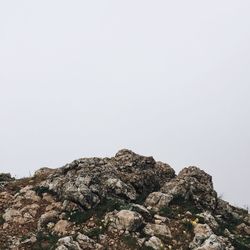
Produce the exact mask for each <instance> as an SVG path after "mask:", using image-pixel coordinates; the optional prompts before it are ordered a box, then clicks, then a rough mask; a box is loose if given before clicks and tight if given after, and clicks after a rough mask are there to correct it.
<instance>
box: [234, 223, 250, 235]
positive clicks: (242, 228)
mask: <svg viewBox="0 0 250 250" xmlns="http://www.w3.org/2000/svg"><path fill="white" fill-rule="evenodd" d="M236 228H237V230H238V231H239V232H240V233H245V234H248V235H250V227H249V226H247V225H246V224H245V223H241V224H240V225H238V226H237V227H236Z"/></svg>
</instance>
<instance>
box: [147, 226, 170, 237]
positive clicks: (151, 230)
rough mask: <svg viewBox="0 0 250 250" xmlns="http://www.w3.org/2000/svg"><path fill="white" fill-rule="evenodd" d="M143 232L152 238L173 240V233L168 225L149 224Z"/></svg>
mask: <svg viewBox="0 0 250 250" xmlns="http://www.w3.org/2000/svg"><path fill="white" fill-rule="evenodd" d="M143 232H144V233H145V234H147V235H150V236H154V235H155V236H161V237H165V238H171V237H172V236H171V232H170V229H169V227H168V226H166V225H164V224H163V225H158V224H151V223H148V224H147V225H146V226H145V227H144V229H143Z"/></svg>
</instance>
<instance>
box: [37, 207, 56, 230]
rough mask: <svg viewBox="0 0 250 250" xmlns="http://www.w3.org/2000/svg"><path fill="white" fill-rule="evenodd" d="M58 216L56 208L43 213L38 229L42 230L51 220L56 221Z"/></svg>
mask: <svg viewBox="0 0 250 250" xmlns="http://www.w3.org/2000/svg"><path fill="white" fill-rule="evenodd" d="M57 218H58V212H57V211H55V210H52V211H48V212H46V213H44V214H42V215H41V217H40V219H39V221H38V224H37V228H38V230H41V229H42V227H43V226H45V225H46V224H48V223H49V222H55V221H56V220H57Z"/></svg>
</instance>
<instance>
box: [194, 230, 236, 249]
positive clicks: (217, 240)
mask: <svg viewBox="0 0 250 250" xmlns="http://www.w3.org/2000/svg"><path fill="white" fill-rule="evenodd" d="M222 249H224V250H234V247H233V246H232V245H231V243H230V242H229V241H228V240H227V239H226V238H224V237H221V236H220V237H219V236H217V235H215V234H212V235H210V237H209V238H208V239H206V240H205V241H204V243H203V244H202V245H201V246H200V247H197V248H194V250H222Z"/></svg>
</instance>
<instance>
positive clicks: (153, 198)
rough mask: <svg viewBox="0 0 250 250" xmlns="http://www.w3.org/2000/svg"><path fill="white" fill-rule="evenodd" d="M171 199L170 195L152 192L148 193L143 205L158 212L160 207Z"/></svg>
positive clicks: (167, 203)
mask: <svg viewBox="0 0 250 250" xmlns="http://www.w3.org/2000/svg"><path fill="white" fill-rule="evenodd" d="M172 199H173V196H172V195H169V194H164V193H161V192H153V193H151V194H149V196H148V197H147V199H146V201H145V203H144V205H145V206H146V207H148V208H150V209H151V210H153V211H156V212H158V211H159V210H160V209H161V208H164V207H167V206H168V205H169V203H170V201H171V200H172Z"/></svg>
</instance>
